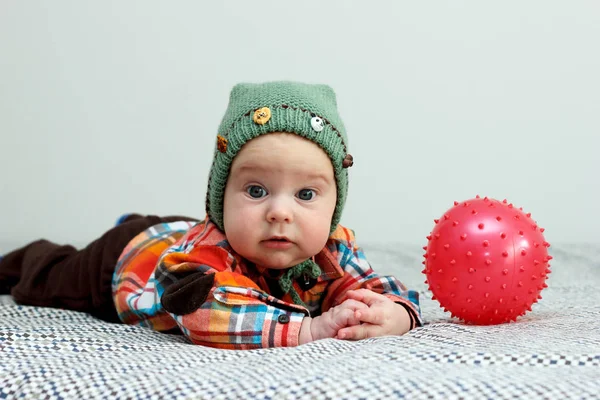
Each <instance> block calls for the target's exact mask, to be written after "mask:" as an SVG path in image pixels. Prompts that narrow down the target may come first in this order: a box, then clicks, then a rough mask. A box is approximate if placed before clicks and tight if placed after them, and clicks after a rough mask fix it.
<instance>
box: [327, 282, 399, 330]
mask: <svg viewBox="0 0 600 400" xmlns="http://www.w3.org/2000/svg"><path fill="white" fill-rule="evenodd" d="M348 299H352V300H356V301H359V302H361V303H363V304H365V305H367V306H368V308H366V309H365V308H357V309H356V311H354V314H355V315H354V318H353V319H352V320H353V321H354V320H359V321H360V322H361V323H360V324H358V325H356V324H355V325H354V326H348V327H344V328H342V329H340V330H339V331H338V333H337V337H338V338H339V339H347V340H360V339H365V338H370V337H376V336H384V335H403V334H405V333H406V332H408V331H409V330H410V315H408V311H406V309H405V308H404V307H403V306H401V305H400V304H396V303H394V302H393V301H392V300H391V299H389V298H388V297H385V296H384V295H382V294H379V293H375V292H373V291H371V290H367V289H358V290H351V291H349V292H348Z"/></svg>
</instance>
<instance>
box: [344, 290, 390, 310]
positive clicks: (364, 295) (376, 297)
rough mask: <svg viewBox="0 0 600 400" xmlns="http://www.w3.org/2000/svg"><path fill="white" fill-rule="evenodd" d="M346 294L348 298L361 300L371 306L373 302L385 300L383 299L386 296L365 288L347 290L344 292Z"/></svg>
mask: <svg viewBox="0 0 600 400" xmlns="http://www.w3.org/2000/svg"><path fill="white" fill-rule="evenodd" d="M346 295H347V296H348V298H349V299H353V300H358V301H362V302H363V303H365V304H366V305H368V306H372V305H373V304H375V303H379V302H381V301H385V299H386V298H387V297H385V296H383V295H380V294H379V293H375V292H373V291H371V290H367V289H357V290H349V291H348V292H347V293H346Z"/></svg>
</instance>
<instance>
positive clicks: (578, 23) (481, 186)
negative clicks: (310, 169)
mask: <svg viewBox="0 0 600 400" xmlns="http://www.w3.org/2000/svg"><path fill="white" fill-rule="evenodd" d="M599 39H600V3H598V2H597V1H572V2H566V1H518V2H517V1H509V2H479V1H471V2H464V1H453V2H427V3H425V2H404V1H386V2H383V1H382V2H365V1H363V2H354V1H327V2H325V1H322V2H319V1H304V2H282V1H271V0H262V1H260V2H249V1H224V2H221V1H213V2H200V1H194V2H193V1H178V2H149V1H102V2H100V1H98V2H91V1H75V0H73V1H54V2H49V1H47V2H44V1H28V2H24V1H17V0H13V1H8V0H2V1H1V2H0V135H1V145H0V192H1V196H0V252H3V251H6V250H8V249H9V248H10V247H12V246H15V245H20V244H23V243H25V242H27V241H30V240H33V239H37V238H39V237H46V238H48V239H51V240H55V241H58V242H74V243H77V244H83V243H86V242H87V241H89V240H92V239H94V238H95V237H96V236H98V235H100V234H101V233H102V232H104V231H105V230H106V229H107V228H109V227H110V226H111V225H112V224H113V222H114V220H115V219H116V217H117V216H118V215H119V214H121V213H123V212H127V211H138V212H142V213H156V214H175V213H179V214H189V215H195V216H199V217H202V216H203V215H204V198H205V186H206V181H207V174H208V168H209V165H210V161H211V160H210V157H211V155H212V150H213V147H214V143H215V137H216V134H217V132H216V129H217V127H218V124H219V121H220V119H221V117H222V115H223V112H224V111H225V108H226V106H227V100H228V96H229V90H230V89H231V87H232V86H233V85H234V84H235V83H237V82H239V81H249V82H260V81H265V80H278V79H293V80H301V81H307V82H319V83H328V84H330V85H331V86H332V87H333V88H334V89H335V90H336V92H337V94H338V103H339V108H340V113H341V115H342V118H343V119H344V121H345V124H346V128H347V130H348V133H349V138H350V153H352V155H353V156H354V158H355V161H356V162H355V165H354V167H353V168H351V171H350V174H351V175H350V178H351V181H350V195H349V200H348V203H347V207H346V209H345V212H344V216H343V219H342V223H344V224H345V225H347V226H349V227H351V228H353V229H355V231H356V233H357V238H358V240H359V243H361V242H362V243H376V242H382V241H383V242H407V243H422V244H425V241H426V240H425V235H427V234H428V233H429V231H430V230H431V229H432V226H433V222H432V220H433V219H434V218H437V217H439V216H440V215H441V214H442V213H443V212H444V211H445V210H446V209H447V208H449V207H450V206H451V205H452V201H453V200H465V199H468V198H471V197H473V196H474V195H475V194H478V193H479V194H481V195H487V196H490V197H495V198H498V199H502V198H508V199H509V200H510V201H512V202H514V203H515V204H517V205H519V206H522V207H524V209H525V210H526V211H529V212H531V213H532V214H533V217H534V219H536V220H537V222H538V223H539V224H540V225H541V226H543V227H545V228H546V238H547V239H548V240H549V241H550V242H561V243H569V242H599V241H600V240H599V239H598V233H597V232H598V229H597V226H598V223H599V222H600V218H599V217H598V211H599V204H600V193H599V192H600V190H599V185H598V180H597V174H598V171H599V170H600V168H599V164H600V163H599V162H598V155H597V154H598V149H599V148H600V141H599V139H598V134H599V132H600V95H599V93H600V77H599V72H598V71H600V52H599V51H598V47H599V44H598V43H599Z"/></svg>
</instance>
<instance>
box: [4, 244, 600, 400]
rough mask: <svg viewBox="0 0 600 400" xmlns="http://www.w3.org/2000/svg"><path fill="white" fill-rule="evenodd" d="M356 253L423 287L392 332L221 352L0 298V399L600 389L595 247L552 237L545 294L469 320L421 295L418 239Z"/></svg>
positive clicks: (524, 393)
mask: <svg viewBox="0 0 600 400" xmlns="http://www.w3.org/2000/svg"><path fill="white" fill-rule="evenodd" d="M365 250H366V253H367V256H368V257H369V260H370V261H371V263H372V265H373V267H374V268H375V269H376V270H378V271H381V272H384V273H393V274H395V275H396V276H397V277H398V278H400V279H401V280H402V281H404V282H406V283H407V284H408V285H409V286H411V287H414V288H417V289H419V290H420V291H421V302H422V309H423V314H424V317H425V320H426V325H425V326H424V327H422V328H418V329H416V330H413V331H411V332H410V333H408V334H407V335H405V336H403V337H383V338H375V339H368V340H363V341H359V342H347V341H338V340H323V341H318V342H313V343H310V344H308V345H304V346H299V347H296V348H279V349H268V350H257V351H226V350H214V349H210V348H203V347H199V346H193V345H190V344H188V343H187V342H186V340H185V339H184V338H183V337H182V336H177V335H166V334H160V333H156V332H152V331H150V330H148V329H145V328H140V327H134V326H126V325H119V324H107V323H104V322H102V321H98V320H96V319H94V318H91V317H89V316H87V315H85V314H81V313H76V312H70V311H62V310H52V309H46V308H36V307H22V306H16V305H14V304H13V303H12V300H11V299H10V298H9V297H7V296H4V297H0V303H3V304H0V399H2V398H9V399H10V398H23V397H24V398H49V399H55V398H56V399H58V398H74V399H75V398H76V399H81V398H157V399H158V398H160V399H163V398H166V399H168V398H208V399H233V398H259V399H269V398H273V399H284V398H289V399H298V398H310V399H327V398H331V399H341V398H365V399H388V398H402V397H406V398H410V399H419V398H441V399H451V398H477V399H480V398H491V399H507V398H524V399H532V398H550V399H554V398H555V399H564V398H577V399H581V398H598V396H600V295H599V294H598V288H599V287H600V246H593V245H577V246H575V245H573V246H566V245H565V246H553V247H551V248H550V253H551V254H552V255H553V256H554V260H553V262H552V270H553V273H552V274H551V275H550V278H549V281H548V285H549V287H548V288H547V289H545V290H544V291H543V292H542V296H543V300H541V301H540V303H538V304H536V305H534V307H533V312H531V313H529V314H527V315H526V316H525V317H523V318H520V319H519V320H518V321H517V322H516V323H511V324H504V325H497V326H488V327H484V326H469V325H464V324H462V323H459V322H458V321H455V320H452V319H450V317H449V315H447V314H445V313H444V312H443V311H442V310H441V309H440V308H439V307H438V305H437V302H436V301H433V300H431V294H430V293H429V292H427V291H426V290H425V284H424V283H423V281H424V277H423V276H422V275H421V273H420V270H421V268H420V267H421V263H420V261H421V258H420V254H421V251H420V249H419V247H418V246H402V245H389V246H387V247H369V246H365Z"/></svg>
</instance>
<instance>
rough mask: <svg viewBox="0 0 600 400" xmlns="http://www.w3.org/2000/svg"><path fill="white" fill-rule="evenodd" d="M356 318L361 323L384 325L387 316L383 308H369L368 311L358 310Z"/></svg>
mask: <svg viewBox="0 0 600 400" xmlns="http://www.w3.org/2000/svg"><path fill="white" fill-rule="evenodd" d="M354 314H355V315H356V318H357V319H358V320H360V322H365V323H368V324H371V325H383V323H384V322H385V315H384V314H383V310H382V309H381V308H377V307H376V308H367V309H366V310H357V311H355V312H354Z"/></svg>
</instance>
